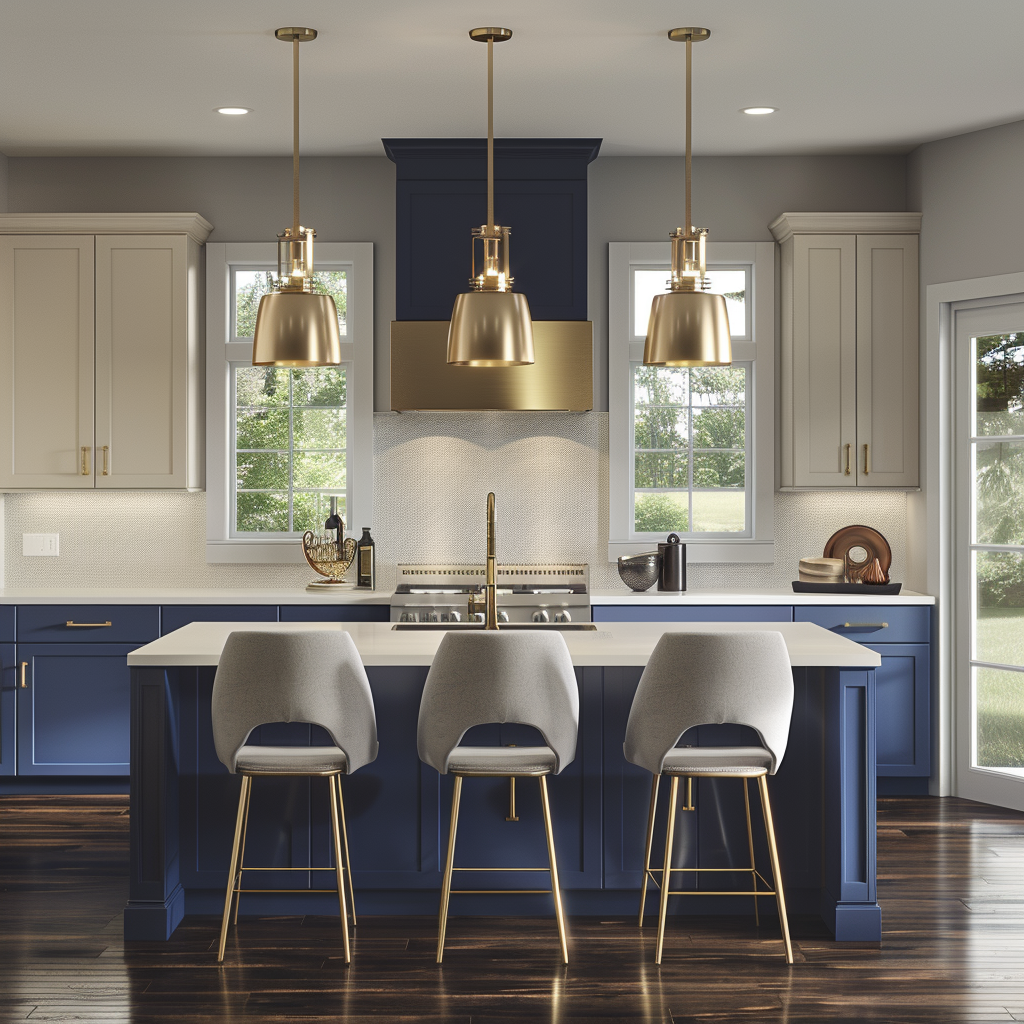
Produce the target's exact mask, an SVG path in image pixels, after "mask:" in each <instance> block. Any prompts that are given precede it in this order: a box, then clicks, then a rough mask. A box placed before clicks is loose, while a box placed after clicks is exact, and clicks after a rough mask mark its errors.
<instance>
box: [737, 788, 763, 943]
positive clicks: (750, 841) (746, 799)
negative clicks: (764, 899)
mask: <svg viewBox="0 0 1024 1024" xmlns="http://www.w3.org/2000/svg"><path fill="white" fill-rule="evenodd" d="M740 782H741V783H742V784H743V809H744V810H745V811H746V812H747V845H748V846H749V847H750V881H751V883H752V884H751V886H750V887H751V889H753V890H754V892H757V864H756V863H755V861H754V830H753V829H752V828H751V827H750V793H749V791H748V790H747V778H746V776H743V778H741V779H740ZM754 926H755V927H757V928H759V927H760V926H761V915H760V914H759V913H758V909H757V897H756V896H755V897H754Z"/></svg>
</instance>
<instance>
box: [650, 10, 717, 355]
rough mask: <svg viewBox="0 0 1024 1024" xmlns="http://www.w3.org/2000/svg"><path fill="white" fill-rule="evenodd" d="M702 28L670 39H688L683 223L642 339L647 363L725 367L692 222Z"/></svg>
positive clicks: (703, 237)
mask: <svg viewBox="0 0 1024 1024" xmlns="http://www.w3.org/2000/svg"><path fill="white" fill-rule="evenodd" d="M710 35H711V32H710V31H709V30H708V29H706V28H674V29H672V31H671V32H669V34H668V37H669V39H671V40H672V41H673V42H677V43H679V42H682V43H686V165H685V179H684V180H685V192H686V226H685V228H677V229H676V230H675V231H673V232H672V234H671V235H670V236H669V237H670V238H671V239H672V277H671V280H670V281H669V289H670V290H669V291H668V292H667V293H666V294H663V295H656V296H655V297H654V301H653V302H652V303H651V318H650V321H649V322H648V325H647V339H646V341H645V343H644V365H645V366H728V365H729V364H730V363H731V362H732V335H731V332H730V330H729V312H728V310H727V309H726V305H725V297H724V296H722V295H714V294H712V293H710V292H707V291H705V290H704V289H705V288H707V287H708V286H709V284H710V282H709V281H708V280H707V262H706V248H707V237H708V232H707V229H706V228H696V227H694V226H693V225H692V223H691V221H690V163H691V159H692V154H691V146H690V131H691V103H690V92H691V90H690V85H691V77H692V70H691V68H692V65H691V45H692V44H693V43H699V42H702V41H703V40H705V39H707V38H709V37H710Z"/></svg>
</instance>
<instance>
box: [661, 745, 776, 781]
mask: <svg viewBox="0 0 1024 1024" xmlns="http://www.w3.org/2000/svg"><path fill="white" fill-rule="evenodd" d="M771 767H772V755H771V752H770V751H768V750H765V749H764V747H674V748H673V749H672V750H670V751H669V752H668V753H667V754H666V755H665V761H664V765H663V767H662V772H663V773H664V774H665V775H689V774H693V775H699V774H700V773H701V772H711V773H714V772H728V773H729V774H730V775H760V774H762V772H765V771H771Z"/></svg>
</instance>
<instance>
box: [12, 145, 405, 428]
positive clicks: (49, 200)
mask: <svg viewBox="0 0 1024 1024" xmlns="http://www.w3.org/2000/svg"><path fill="white" fill-rule="evenodd" d="M9 163H10V186H9V200H8V201H9V212H11V213H71V212H75V213H156V212H163V213H185V212H189V213H191V212H193V211H194V212H196V213H200V214H202V215H203V216H204V217H205V218H206V219H207V220H208V221H210V223H211V224H213V234H212V235H211V236H210V241H212V242H272V241H273V240H274V238H275V237H276V236H277V234H278V232H279V231H282V230H283V229H284V228H286V227H288V226H289V225H290V224H291V222H292V205H291V204H292V161H291V158H290V157H23V158H12V159H11V160H10V162H9ZM302 220H303V223H306V224H310V225H312V226H313V227H314V228H316V233H317V237H318V238H320V239H322V240H324V241H345V242H373V244H374V268H373V271H374V284H375V297H374V324H375V327H374V335H375V337H374V342H375V343H374V350H375V353H376V355H375V359H374V367H373V372H374V381H375V387H374V391H375V395H376V404H377V406H378V408H382V409H386V408H388V406H389V404H390V403H389V402H388V395H389V393H390V375H389V365H388V353H389V349H390V345H389V337H390V329H391V320H392V319H393V318H394V315H395V165H394V164H393V163H391V161H390V160H388V159H387V158H386V157H383V156H382V157H306V158H304V159H303V161H302Z"/></svg>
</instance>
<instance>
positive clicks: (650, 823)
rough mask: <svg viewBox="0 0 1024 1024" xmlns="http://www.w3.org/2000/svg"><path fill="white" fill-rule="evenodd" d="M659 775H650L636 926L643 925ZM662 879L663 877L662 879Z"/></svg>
mask: <svg viewBox="0 0 1024 1024" xmlns="http://www.w3.org/2000/svg"><path fill="white" fill-rule="evenodd" d="M659 782H661V776H660V775H652V776H651V809H650V810H649V811H648V812H647V845H646V846H645V847H644V877H643V881H642V882H641V883H640V920H639V921H638V922H637V927H639V928H643V926H644V904H645V903H646V902H647V880H648V877H649V876H648V872H649V871H650V869H651V846H652V844H653V843H654V815H655V811H656V810H657V807H658V783H659ZM662 881H664V879H662Z"/></svg>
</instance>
